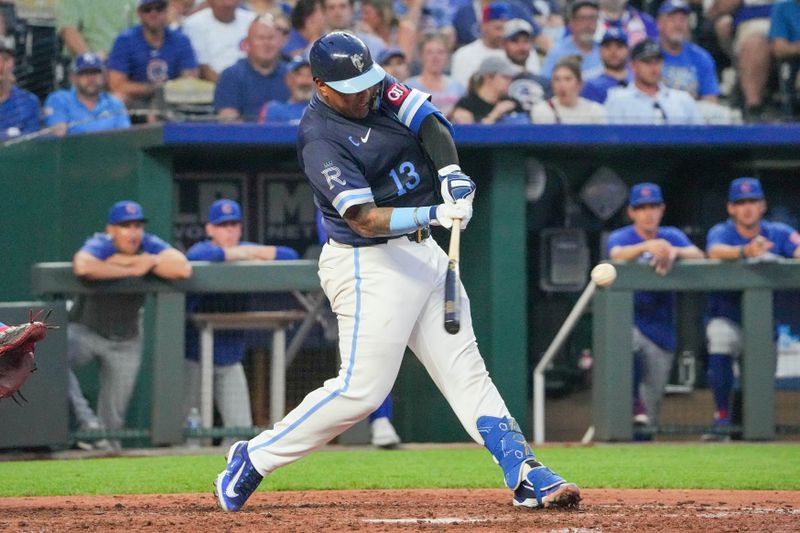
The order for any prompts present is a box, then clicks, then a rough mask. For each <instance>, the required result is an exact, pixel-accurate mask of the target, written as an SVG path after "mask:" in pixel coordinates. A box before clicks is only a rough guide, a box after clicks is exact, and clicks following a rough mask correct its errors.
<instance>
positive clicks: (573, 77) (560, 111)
mask: <svg viewBox="0 0 800 533" xmlns="http://www.w3.org/2000/svg"><path fill="white" fill-rule="evenodd" d="M581 85H582V81H581V64H580V57H579V56H567V57H563V58H561V59H560V60H559V61H558V63H556V68H555V69H554V70H553V97H552V98H549V99H547V100H545V101H543V102H539V103H538V104H536V105H535V106H533V109H532V110H531V122H533V123H534V124H605V123H606V122H607V120H606V110H605V108H604V107H603V106H601V105H600V104H598V103H597V102H592V101H591V100H587V99H586V98H581V97H580V96H578V94H579V93H580V91H581Z"/></svg>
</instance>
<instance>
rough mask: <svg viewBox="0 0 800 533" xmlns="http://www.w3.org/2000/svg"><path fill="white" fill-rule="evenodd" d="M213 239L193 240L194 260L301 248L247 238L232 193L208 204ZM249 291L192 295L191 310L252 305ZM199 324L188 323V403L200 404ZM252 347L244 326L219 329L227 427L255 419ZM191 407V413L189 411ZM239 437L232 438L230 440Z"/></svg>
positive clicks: (220, 404) (220, 397)
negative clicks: (248, 368)
mask: <svg viewBox="0 0 800 533" xmlns="http://www.w3.org/2000/svg"><path fill="white" fill-rule="evenodd" d="M205 230H206V234H207V235H208V237H209V238H208V239H206V240H204V241H200V242H198V243H195V244H194V245H192V247H191V248H189V250H187V252H186V257H187V258H188V259H189V260H190V261H211V262H215V263H219V262H223V261H273V260H276V259H277V260H285V259H297V258H298V257H299V254H298V253H297V252H296V251H295V250H293V249H292V248H289V247H287V246H266V245H261V244H256V243H254V242H248V241H242V207H241V206H240V205H239V202H236V201H235V200H229V199H221V200H217V201H216V202H214V203H213V204H211V207H210V208H209V210H208V223H207V224H206V226H205ZM248 296H249V295H247V294H212V295H207V296H201V295H197V294H194V295H189V296H188V297H187V298H186V311H187V313H197V312H214V311H219V310H220V309H224V310H225V311H228V312H233V311H246V310H248V308H249V307H250V305H249V301H248V300H249V298H248ZM197 337H198V335H197V329H196V328H195V327H194V325H193V324H192V323H191V321H190V322H187V327H186V370H187V372H186V377H187V387H186V392H187V400H188V401H187V403H188V406H187V407H188V408H189V409H191V408H192V407H197V408H199V407H200V363H199V358H200V357H199V352H200V349H199V346H198V338H197ZM246 351H247V346H246V343H245V333H244V331H242V330H234V331H216V332H214V403H215V405H216V407H217V411H219V413H220V416H221V417H222V425H223V426H224V427H226V428H249V427H251V426H252V425H253V415H252V411H251V408H250V393H249V390H248V387H247V377H246V376H245V373H244V367H243V366H242V360H244V356H245V354H246ZM189 409H187V413H188V412H189ZM232 442H233V441H232V440H231V441H228V442H227V444H228V445H230V444H231V443H232Z"/></svg>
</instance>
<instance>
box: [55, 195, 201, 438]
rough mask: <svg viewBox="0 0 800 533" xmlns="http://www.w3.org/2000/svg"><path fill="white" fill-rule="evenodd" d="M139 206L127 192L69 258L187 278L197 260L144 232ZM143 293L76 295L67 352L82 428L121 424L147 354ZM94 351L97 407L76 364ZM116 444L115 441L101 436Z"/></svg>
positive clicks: (82, 267) (102, 275)
mask: <svg viewBox="0 0 800 533" xmlns="http://www.w3.org/2000/svg"><path fill="white" fill-rule="evenodd" d="M145 222H146V219H145V217H144V212H143V211H142V206H141V205H139V204H138V203H136V202H133V201H130V200H125V201H121V202H117V203H115V204H114V205H113V206H112V207H111V209H110V210H109V213H108V224H107V225H106V230H105V233H96V234H95V235H94V236H92V237H90V238H88V239H87V240H86V242H85V243H84V244H83V246H82V247H81V249H80V250H78V252H77V253H76V254H75V256H74V257H73V259H72V270H73V271H74V273H75V275H76V276H77V277H78V278H81V279H82V280H91V281H95V280H108V279H121V278H131V277H143V276H146V275H147V274H151V273H152V274H154V275H155V276H158V277H159V278H163V279H169V280H173V279H186V278H188V277H189V276H191V274H192V267H191V266H190V265H189V262H188V261H187V260H186V257H184V255H183V254H182V253H181V252H179V251H178V250H176V249H175V248H172V247H171V246H170V245H169V244H167V243H166V242H164V241H162V240H161V239H159V238H158V237H156V236H155V235H152V234H150V233H145V231H144V225H145ZM144 300H145V295H144V294H101V293H98V294H91V295H79V296H78V297H77V298H76V300H75V304H74V305H73V306H72V309H71V310H70V313H69V325H68V326H67V343H68V344H67V359H68V361H69V365H70V369H71V370H70V373H69V398H70V402H71V405H72V408H73V410H74V412H75V417H76V418H77V420H78V423H79V424H80V427H81V429H83V430H89V429H91V430H96V429H106V430H117V429H121V428H123V427H124V426H125V413H126V411H127V410H128V402H129V400H130V398H131V394H132V393H133V387H134V385H135V384H136V378H137V376H138V374H139V367H140V365H141V362H142V332H141V327H140V312H141V310H142V305H143V304H144ZM93 359H97V360H98V362H99V363H100V392H99V397H98V400H97V414H95V412H94V411H93V410H92V408H91V407H90V406H89V402H88V401H87V400H86V398H85V397H84V396H83V392H82V391H81V386H80V383H79V382H78V378H77V377H76V376H75V374H74V370H75V369H76V368H78V367H81V366H84V365H86V364H87V363H89V362H90V361H92V360H93ZM104 444H105V446H102V447H106V448H110V449H119V448H120V444H119V442H118V441H112V442H111V443H104Z"/></svg>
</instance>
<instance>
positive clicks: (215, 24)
mask: <svg viewBox="0 0 800 533" xmlns="http://www.w3.org/2000/svg"><path fill="white" fill-rule="evenodd" d="M238 5H239V2H238V1H237V0H208V7H207V8H205V9H201V10H200V11H198V12H197V13H195V14H194V15H191V16H190V17H188V18H187V19H186V20H185V21H184V23H183V33H184V34H185V35H186V36H187V37H189V40H190V41H191V42H192V48H194V51H195V53H196V54H197V62H198V63H199V64H200V77H201V78H203V79H205V80H209V81H213V82H216V81H217V78H218V77H219V75H220V73H221V72H222V71H223V70H225V69H226V68H228V67H230V66H231V65H233V64H234V63H236V62H237V61H238V60H239V59H241V58H243V57H244V56H245V51H244V50H243V49H242V41H244V39H245V37H247V29H248V28H249V27H250V23H251V22H253V19H254V18H255V17H256V15H255V14H254V13H253V12H252V11H247V10H244V9H241V8H240V7H238Z"/></svg>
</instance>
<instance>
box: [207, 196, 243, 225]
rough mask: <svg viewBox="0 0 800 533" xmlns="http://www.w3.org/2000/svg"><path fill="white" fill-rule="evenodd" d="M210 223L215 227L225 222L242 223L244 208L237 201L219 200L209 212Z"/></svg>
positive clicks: (212, 205)
mask: <svg viewBox="0 0 800 533" xmlns="http://www.w3.org/2000/svg"><path fill="white" fill-rule="evenodd" d="M208 221H209V222H210V223H211V224H214V225H215V226H217V225H219V224H222V223H223V222H241V221H242V208H241V206H240V205H239V202H237V201H235V200H228V199H222V200H217V201H216V202H214V203H213V204H211V207H210V208H209V210H208Z"/></svg>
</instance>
